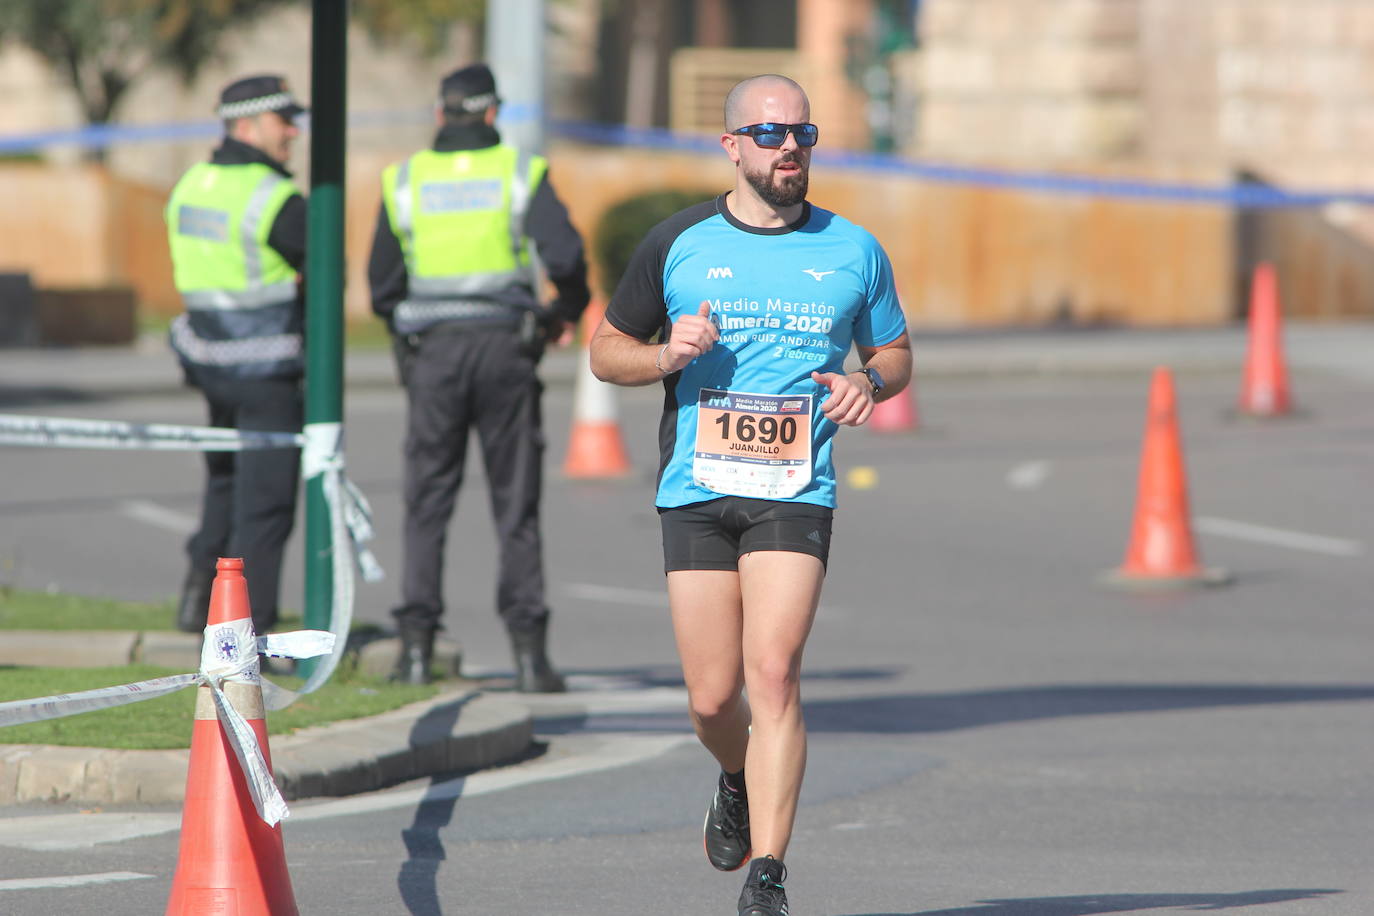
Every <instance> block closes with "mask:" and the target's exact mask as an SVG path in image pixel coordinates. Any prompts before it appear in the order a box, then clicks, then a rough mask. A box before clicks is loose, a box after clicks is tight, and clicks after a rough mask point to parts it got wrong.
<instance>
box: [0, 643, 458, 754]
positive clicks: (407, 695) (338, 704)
mask: <svg viewBox="0 0 1374 916" xmlns="http://www.w3.org/2000/svg"><path fill="white" fill-rule="evenodd" d="M184 673H185V672H183V671H179V670H177V669H174V668H162V667H158V666H154V665H121V666H119V667H111V668H18V667H0V702H5V701H8V700H23V699H30V698H37V697H44V696H52V695H54V694H59V693H76V692H77V691H80V690H92V689H94V688H96V687H113V686H118V685H120V684H129V683H133V682H134V681H142V680H147V679H149V678H155V677H164V676H166V675H170V674H184ZM272 680H273V681H275V682H276V683H278V684H280V685H281V686H283V687H286V688H289V689H292V690H294V689H296V688H298V687H300V685H301V684H302V683H303V681H302V679H300V678H294V677H273V678H272ZM438 691H439V688H438V686H436V685H433V684H430V685H425V686H407V685H401V684H392V683H389V682H387V681H385V680H382V679H381V678H375V677H371V676H369V675H366V674H363V673H362V672H360V671H358V670H356V668H355V667H353V666H350V665H348V664H347V660H345V663H344V664H341V665H340V667H339V670H338V672H336V674H335V676H334V678H333V679H331V680H330V682H329V683H327V684H325V685H324V686H323V687H321V688H320V689H319V690H317V691H316V692H314V693H312V694H309V695H307V696H303V697H301V698H300V699H299V700H297V701H296V702H295V703H294V704H292V705H291V706H289V707H288V708H286V709H283V710H279V711H276V712H269V713H268V714H267V731H268V733H269V734H272V735H286V734H290V733H292V732H294V731H297V730H298V729H302V728H307V727H309V726H312V725H324V724H326V723H329V722H337V721H340V720H343V719H356V718H360V717H363V716H373V715H377V714H378V713H383V712H387V711H389V710H392V709H396V708H398V707H401V706H404V705H406V704H407V703H414V702H417V701H419V700H425V699H428V698H430V697H432V696H434V695H435V694H436V693H438ZM195 705H196V689H195V688H187V689H186V690H182V691H180V692H178V693H174V694H170V695H168V696H165V697H158V698H157V699H154V700H144V701H143V702H140V703H131V704H129V705H127V706H120V707H116V708H114V709H102V710H98V711H96V712H87V713H81V714H79V715H75V716H68V717H66V718H62V719H49V720H47V721H45V722H34V723H31V724H28V725H13V726H10V727H8V728H0V744H58V745H65V746H72V747H108V748H124V749H131V750H165V749H179V748H186V747H190V746H191V723H192V722H193V721H194V719H195Z"/></svg>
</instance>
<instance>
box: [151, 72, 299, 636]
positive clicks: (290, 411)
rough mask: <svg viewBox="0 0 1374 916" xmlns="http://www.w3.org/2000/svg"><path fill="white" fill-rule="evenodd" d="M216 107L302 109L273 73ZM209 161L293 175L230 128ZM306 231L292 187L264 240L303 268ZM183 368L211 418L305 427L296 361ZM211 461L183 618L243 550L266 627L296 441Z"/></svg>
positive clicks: (190, 624)
mask: <svg viewBox="0 0 1374 916" xmlns="http://www.w3.org/2000/svg"><path fill="white" fill-rule="evenodd" d="M219 110H220V112H221V113H222V116H243V115H247V114H254V113H257V112H259V111H276V112H278V113H280V114H282V115H283V116H284V117H287V118H290V117H294V116H295V115H296V114H298V113H300V112H302V111H304V109H303V108H302V107H301V106H299V105H298V104H296V102H295V101H294V99H291V98H290V94H289V92H288V91H287V90H286V87H285V84H284V83H283V82H282V80H281V79H280V78H279V77H275V76H257V77H248V78H245V79H241V80H238V81H236V82H234V83H232V84H230V85H229V86H228V87H226V88H225V90H224V92H223V93H222V94H221V96H220V109H219ZM225 112H228V114H227V115H225V114H224V113H225ZM236 113H237V114H236ZM210 161H211V162H212V163H214V164H216V165H225V166H234V165H248V164H252V163H258V164H262V165H267V166H269V167H270V168H272V169H274V170H275V171H277V172H279V173H281V175H283V176H284V177H287V178H289V177H291V173H290V172H289V171H288V170H287V169H286V167H285V166H283V165H282V164H281V163H280V162H278V161H277V160H275V159H273V158H272V157H271V156H268V155H267V154H266V153H264V152H263V151H262V150H260V149H258V148H256V147H254V146H250V145H249V144H246V143H243V142H240V141H238V140H235V139H233V138H231V137H225V138H224V140H223V142H222V143H221V144H220V146H219V147H218V148H217V149H215V150H214V152H213V153H212V155H211V158H210ZM305 241H306V202H305V198H304V197H302V196H301V195H300V194H299V193H297V194H292V195H291V197H289V198H288V199H287V200H286V202H285V203H284V204H283V205H282V207H281V210H280V211H279V212H278V214H277V217H276V219H275V220H274V221H273V223H272V226H271V228H270V230H269V234H268V237H267V244H268V245H269V246H271V247H272V248H274V249H276V251H277V252H278V253H279V254H280V255H281V256H282V258H283V259H285V260H286V262H287V263H288V264H290V265H291V267H293V268H295V269H296V270H297V271H299V270H302V269H303V268H304V265H305ZM296 305H297V308H298V310H299V313H300V325H301V326H303V322H304V315H305V309H304V301H303V300H302V299H301V297H300V296H299V295H298V296H297V301H296ZM182 368H183V370H184V371H185V374H186V380H187V382H188V383H189V384H191V385H193V386H194V387H196V388H198V389H200V391H201V393H202V394H203V395H204V396H205V400H206V405H207V407H208V412H209V421H208V422H209V425H210V426H219V427H230V428H233V429H239V430H253V431H285V432H300V430H301V426H302V423H303V422H304V405H303V400H302V394H301V381H302V375H303V373H302V371H301V369H300V368H299V367H298V366H297V367H293V368H292V369H288V370H284V371H283V372H282V373H281V374H278V375H273V376H269V377H255V378H240V377H237V376H235V375H234V374H233V372H232V371H217V370H216V369H214V368H211V367H205V366H197V365H195V364H194V363H188V362H187V361H185V360H184V359H183V362H182ZM205 467H206V482H205V491H204V494H203V497H202V502H201V519H200V527H199V529H198V530H197V531H196V532H195V534H193V535H192V536H191V538H190V539H189V540H188V541H187V544H186V552H187V555H188V557H189V561H190V563H189V570H188V572H187V575H186V582H185V584H184V586H183V588H182V596H181V601H180V605H179V607H178V610H177V626H178V627H180V628H181V629H183V630H187V631H191V632H199V631H200V630H201V629H203V628H204V626H205V621H206V613H207V611H208V609H209V601H210V589H211V584H212V583H213V581H214V576H215V562H216V560H217V559H218V558H220V557H242V558H243V565H244V573H245V577H246V578H247V580H248V601H249V603H250V605H251V606H252V613H253V626H254V628H255V629H256V630H257V631H258V632H259V633H262V632H266V631H267V630H268V629H270V628H271V627H272V626H273V625H274V624H275V623H276V621H277V613H278V595H279V592H280V584H281V566H282V554H283V552H284V550H285V546H286V541H287V538H288V537H290V535H291V530H292V527H293V526H294V522H295V513H296V496H297V489H298V486H299V484H298V481H299V479H300V450H299V449H250V450H246V451H242V452H237V453H235V452H206V453H205Z"/></svg>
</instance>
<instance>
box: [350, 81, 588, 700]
mask: <svg viewBox="0 0 1374 916" xmlns="http://www.w3.org/2000/svg"><path fill="white" fill-rule="evenodd" d="M441 97H442V98H443V100H444V104H445V106H446V107H448V108H449V109H450V110H462V109H461V102H462V100H463V99H474V98H475V99H478V100H481V99H483V98H484V97H489V98H490V100H491V101H493V102H494V101H496V97H495V83H494V80H493V79H492V77H491V74H490V71H489V70H487V68H486V67H485V66H482V65H474V66H472V67H468V68H464V69H462V70H459V71H456V72H455V73H453V74H450V76H449V77H448V78H446V79H445V80H444V82H443V84H442V85H441ZM483 107H485V105H484V104H483ZM466 110H467V111H468V112H469V113H473V106H471V105H469V106H468V107H467V109H466ZM479 111H480V109H479ZM499 142H500V135H499V134H498V133H497V131H496V130H495V129H494V128H492V127H490V126H488V125H486V124H485V123H477V122H473V123H462V124H452V123H450V124H448V125H446V126H444V127H443V128H441V129H440V130H439V133H438V135H437V137H436V138H435V141H434V145H433V148H434V149H435V150H436V151H438V152H454V151H459V150H476V149H485V148H487V147H491V146H495V145H496V144H497V143H499ZM523 232H524V235H525V237H526V238H527V239H529V240H530V241H532V242H533V243H534V244H535V245H536V246H537V250H538V253H539V259H540V261H541V263H542V265H543V267H544V269H545V271H546V272H547V274H548V277H549V279H550V280H551V281H552V282H553V284H554V286H555V288H556V289H557V291H558V297H557V301H556V303H555V304H554V305H553V307H552V311H553V314H554V315H555V316H556V317H557V318H560V319H562V320H563V321H567V322H574V321H576V320H577V319H578V317H579V316H580V315H581V314H582V311H583V310H584V309H585V308H586V306H587V303H588V301H589V300H590V298H591V292H590V290H589V288H588V286H587V267H586V260H585V257H584V254H583V245H582V238H581V236H580V235H579V234H578V232H577V230H576V229H575V228H574V227H573V225H572V223H571V221H570V220H569V218H568V213H567V210H566V208H565V207H564V206H563V204H562V202H561V201H560V200H559V199H558V196H557V195H556V194H555V193H554V190H553V186H552V185H551V184H550V182H549V180H548V178H547V176H546V177H545V178H544V179H543V180H542V181H541V182H540V183H539V185H538V186H537V188H535V189H534V191H533V193H532V195H531V198H530V202H529V207H528V210H527V211H526V216H525V220H524V225H523ZM368 278H369V281H370V285H371V290H372V308H373V310H374V311H375V312H376V313H377V314H378V315H379V316H381V317H382V318H384V319H386V320H387V322H388V326H389V327H391V328H392V330H393V332H395V331H396V325H395V322H394V317H395V316H394V313H395V311H396V306H397V305H398V303H400V302H401V301H402V300H404V299H405V298H406V296H407V292H408V276H407V271H406V265H405V259H404V256H403V254H402V249H401V244H400V241H399V240H398V239H397V237H396V235H395V233H394V232H393V231H392V228H391V224H390V221H389V220H388V217H387V211H386V203H385V202H383V204H382V207H381V210H380V212H379V214H378V217H377V226H376V232H375V234H374V237H373V243H372V253H371V258H370V260H369V264H368ZM488 298H489V300H490V301H491V302H493V303H495V304H498V305H503V306H506V307H507V308H506V309H505V314H504V315H502V314H500V313H498V314H497V315H496V316H495V317H493V318H491V319H489V320H485V321H472V320H452V321H441V322H438V323H435V324H433V325H431V326H430V327H428V328H426V329H424V330H422V331H420V332H418V333H413V334H404V333H400V334H395V336H394V339H395V344H396V354H397V361H398V368H399V371H400V376H401V381H402V384H403V385H404V386H405V388H406V393H407V398H408V405H409V412H408V420H407V433H406V443H405V523H404V554H405V556H404V561H403V563H404V571H403V573H402V580H401V590H402V600H403V603H402V605H401V606H400V607H398V608H396V609H395V610H394V611H393V612H392V613H393V614H394V615H395V617H396V620H397V623H398V627H399V629H400V631H401V636H402V639H403V641H404V643H405V648H403V654H402V659H401V660H399V661H398V666H397V675H398V677H400V678H401V679H404V680H424V679H425V678H427V676H428V659H429V651H430V650H431V648H432V642H433V631H434V630H435V629H436V628H437V627H438V626H439V623H440V619H441V617H442V616H443V612H444V600H443V555H444V544H445V540H446V535H447V529H448V523H449V520H450V518H451V517H452V514H453V508H454V503H455V500H456V497H457V492H458V488H459V486H460V484H461V483H462V479H463V472H464V460H465V456H466V452H467V442H468V433H469V431H470V430H472V429H475V430H476V432H477V435H478V439H479V441H480V445H481V450H482V458H483V463H484V466H485V468H486V474H487V480H488V484H489V488H490V496H491V509H492V516H493V520H494V522H495V525H496V534H497V538H498V542H499V548H500V551H499V552H500V561H499V562H500V569H499V572H498V576H497V579H498V583H497V592H496V608H497V612H498V613H499V614H500V616H501V618H502V620H503V621H504V623H505V625H506V628H507V630H508V632H509V633H510V636H511V639H512V644H513V646H514V649H515V655H516V664H517V670H518V677H519V681H518V684H517V686H518V687H519V688H520V689H522V690H558V689H562V682H561V679H560V678H558V677H557V675H556V674H554V673H553V672H552V671H551V669H550V668H549V667H548V664H547V659H546V658H545V657H544V638H545V632H546V629H547V623H548V617H549V610H548V607H547V606H546V605H545V603H544V573H543V552H542V544H541V537H540V524H539V502H540V494H541V486H542V479H543V453H544V433H543V421H542V416H541V411H540V396H541V394H542V392H543V386H542V384H541V383H540V381H539V378H538V375H537V374H536V371H535V368H536V365H537V363H538V359H539V354H540V352H542V344H543V341H542V338H541V339H539V340H537V341H535V340H531V339H529V338H530V334H529V325H528V323H524V322H522V321H521V319H522V317H523V316H524V315H526V314H528V312H529V310H530V307H531V306H535V305H537V298H536V294H535V292H534V290H532V289H530V288H529V287H528V286H527V285H512V286H511V287H510V288H509V289H507V290H505V291H503V292H501V293H499V294H495V295H492V296H490V297H488ZM522 326H523V327H524V329H525V333H522V330H521V328H522ZM407 651H411V663H410V665H409V667H408V666H407V661H406V657H407V656H406V652H407ZM541 672H542V675H541Z"/></svg>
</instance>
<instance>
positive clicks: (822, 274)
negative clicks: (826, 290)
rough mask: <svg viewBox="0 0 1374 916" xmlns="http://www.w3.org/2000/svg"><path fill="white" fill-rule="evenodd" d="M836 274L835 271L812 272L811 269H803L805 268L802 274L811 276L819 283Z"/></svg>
mask: <svg viewBox="0 0 1374 916" xmlns="http://www.w3.org/2000/svg"><path fill="white" fill-rule="evenodd" d="M834 272H835V271H833V270H812V269H811V268H810V267H803V268H802V273H804V274H810V275H811V276H813V277H815V278H816V282H817V283H819V282H821V281H822V280H824V279H825V278H826V277H828V276H830V275H831V274H833V273H834Z"/></svg>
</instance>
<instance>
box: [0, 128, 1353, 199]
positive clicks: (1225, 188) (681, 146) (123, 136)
mask: <svg viewBox="0 0 1374 916" xmlns="http://www.w3.org/2000/svg"><path fill="white" fill-rule="evenodd" d="M433 116H434V115H433V110H432V109H430V108H415V109H399V110H396V111H367V112H353V113H350V115H349V126H350V127H379V126H387V125H393V124H413V123H424V122H427V121H428V120H430V119H432V118H433ZM530 116H531V112H529V111H524V110H523V109H522V110H520V111H515V112H510V111H504V110H503V112H502V117H501V123H508V124H509V123H518V122H520V121H522V120H527V119H528V118H529V117H530ZM548 128H549V134H550V135H551V136H556V137H562V138H565V139H568V140H575V141H578V142H582V143H590V144H596V145H602V146H638V147H647V148H650V149H662V150H672V151H681V152H711V151H714V150H716V149H717V148H718V141H717V139H716V137H715V136H714V135H703V134H690V133H677V132H674V131H670V130H664V129H661V128H633V127H625V126H623V125H619V124H600V123H595V122H590V121H551V122H549V125H548ZM222 129H223V128H222V126H221V124H220V122H218V121H197V122H190V123H168V124H101V125H92V126H89V127H81V128H73V129H70V130H52V131H39V132H35V133H27V134H0V153H10V154H14V153H25V152H32V151H35V150H40V149H42V148H44V147H47V146H78V147H81V148H85V149H92V148H103V147H107V146H110V145H112V144H115V143H142V142H157V141H169V140H187V139H198V138H213V137H216V136H218V135H219V134H220V132H221V131H222ZM816 160H817V161H818V162H823V163H827V164H830V165H834V166H836V167H839V168H854V169H864V170H867V171H874V172H879V173H885V174H892V175H904V176H907V177H910V178H916V179H919V180H922V181H930V182H935V183H940V184H965V185H975V186H980V187H990V188H1004V189H1010V190H1022V191H1033V192H1040V193H1045V194H1074V195H1083V196H1094V197H1118V198H1126V199H1133V200H1146V201H1159V202H1172V203H1188V204H1205V205H1218V206H1229V207H1236V208H1240V209H1274V208H1289V207H1320V206H1325V205H1327V204H1332V203H1351V204H1361V205H1374V191H1370V190H1361V189H1354V188H1352V189H1348V190H1347V189H1341V190H1334V191H1316V190H1301V189H1300V190H1284V189H1282V188H1275V187H1270V186H1268V185H1262V184H1254V183H1236V184H1229V185H1203V184H1188V183H1179V182H1152V181H1141V180H1139V179H1128V178H1098V177H1091V176H1084V175H1061V174H1055V173H1052V172H1025V171H1012V170H1007V169H992V168H978V167H973V166H960V165H947V164H940V163H934V162H921V161H917V160H912V159H904V158H901V157H898V156H886V155H880V154H876V153H856V152H845V151H835V152H829V151H827V150H826V149H825V148H824V147H823V146H821V147H818V148H817V149H816Z"/></svg>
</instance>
